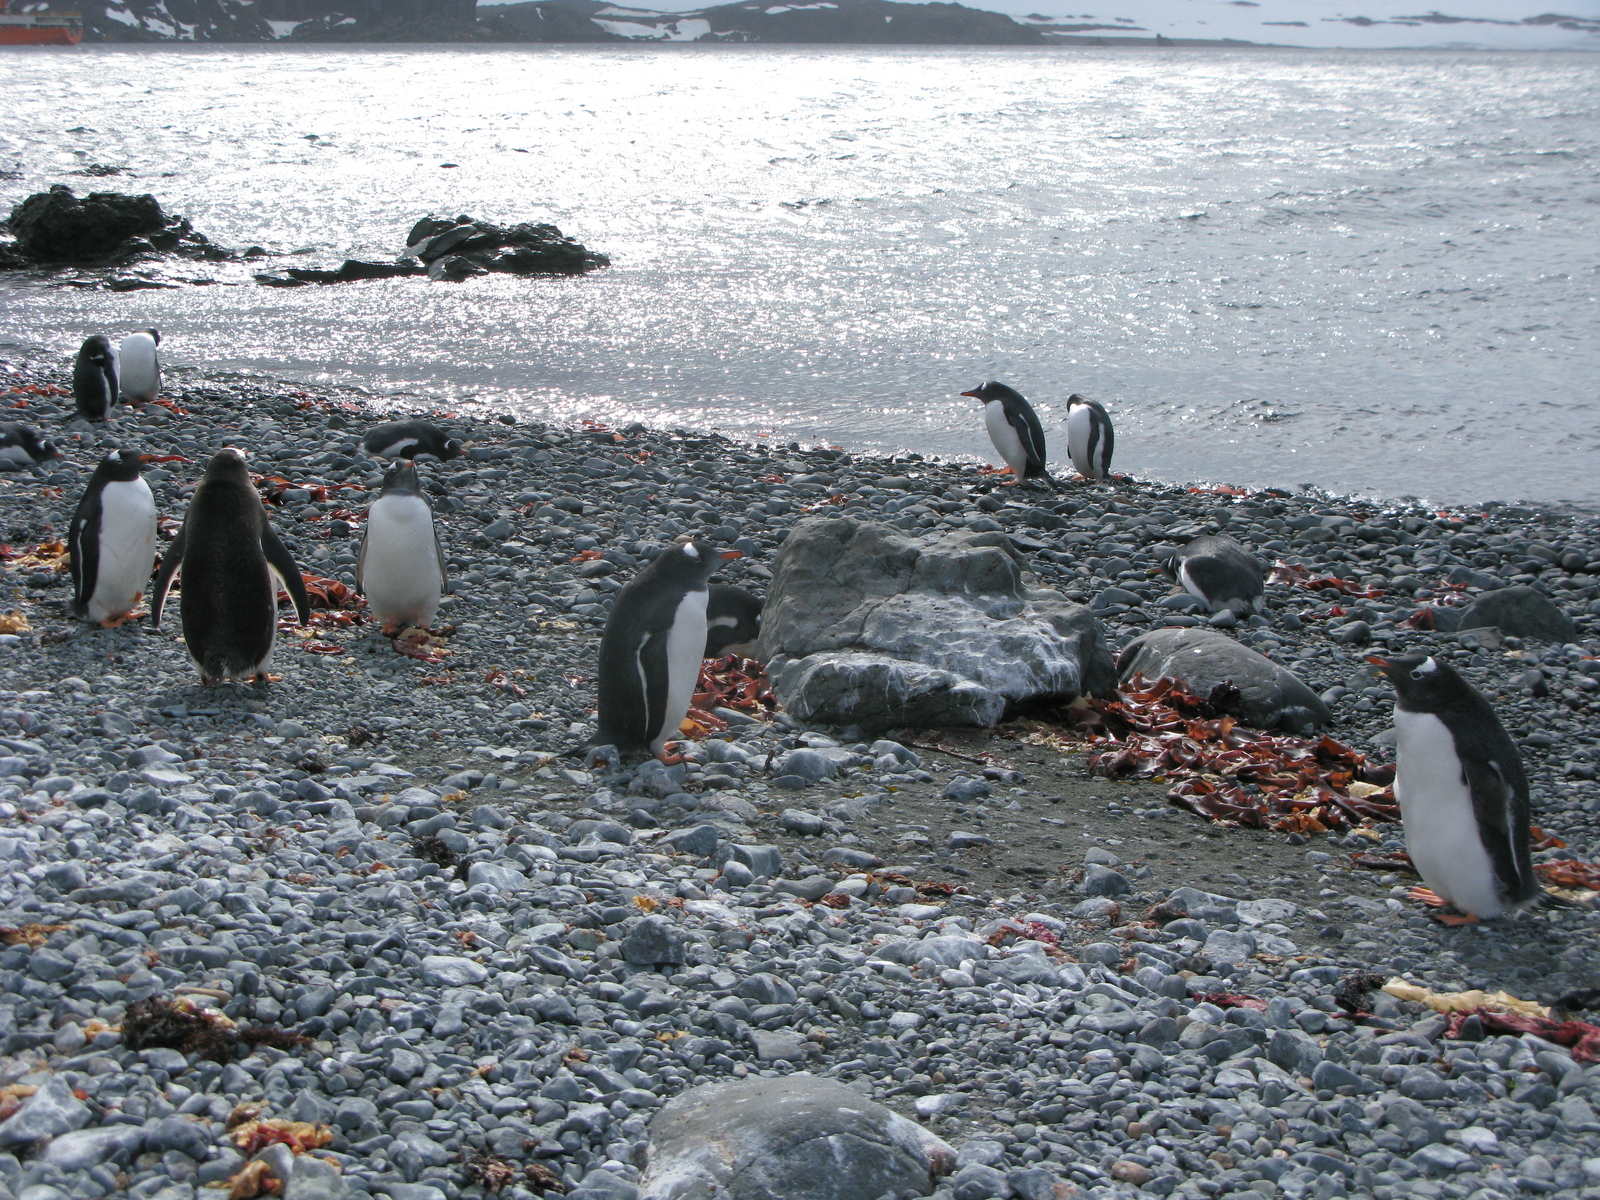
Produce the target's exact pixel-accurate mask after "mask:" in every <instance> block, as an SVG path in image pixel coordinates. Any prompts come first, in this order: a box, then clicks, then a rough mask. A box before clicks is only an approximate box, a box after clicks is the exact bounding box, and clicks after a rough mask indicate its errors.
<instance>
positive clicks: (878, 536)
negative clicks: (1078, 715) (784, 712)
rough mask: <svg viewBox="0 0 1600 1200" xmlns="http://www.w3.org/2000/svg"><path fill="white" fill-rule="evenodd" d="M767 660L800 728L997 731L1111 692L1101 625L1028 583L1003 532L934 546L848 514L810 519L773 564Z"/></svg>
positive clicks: (764, 645)
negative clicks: (1023, 715)
mask: <svg viewBox="0 0 1600 1200" xmlns="http://www.w3.org/2000/svg"><path fill="white" fill-rule="evenodd" d="M764 613H765V621H764V623H763V627H762V633H761V649H762V652H763V656H765V657H767V658H768V659H769V660H770V661H769V664H768V667H767V674H768V678H769V679H770V680H771V681H772V686H773V689H774V690H775V691H776V692H777V693H778V696H779V698H780V699H781V700H782V701H783V703H784V705H785V706H786V707H787V708H788V709H789V710H790V711H791V712H793V713H794V714H795V715H796V716H797V717H799V718H800V719H801V720H811V721H825V722H830V723H837V724H841V725H850V724H854V725H860V726H861V727H862V728H864V729H887V728H892V727H894V726H897V725H908V724H910V725H914V724H923V725H980V726H983V725H992V724H994V723H995V722H996V721H997V720H999V719H1000V717H1001V716H1002V715H1003V714H1004V713H1005V711H1006V710H1007V709H1008V708H1012V707H1015V706H1017V705H1020V704H1026V703H1031V702H1036V701H1047V700H1061V699H1072V698H1074V697H1077V696H1079V695H1082V694H1084V693H1092V694H1096V695H1098V694H1101V693H1103V692H1105V691H1106V690H1107V689H1109V688H1110V687H1111V684H1112V680H1113V675H1114V668H1113V664H1112V661H1111V652H1110V650H1109V649H1108V648H1107V646H1106V639H1105V632H1104V630H1103V629H1102V628H1101V625H1100V622H1099V620H1098V619H1097V618H1096V617H1095V616H1094V614H1092V613H1091V612H1090V611H1089V610H1088V609H1086V608H1084V607H1083V606H1082V605H1081V604H1074V603H1071V602H1070V601H1067V600H1065V599H1063V598H1062V597H1061V596H1060V595H1059V594H1058V593H1056V592H1051V591H1045V590H1039V589H1034V588H1030V587H1028V586H1027V585H1026V583H1025V582H1024V571H1023V563H1022V559H1021V556H1020V555H1019V554H1017V552H1016V551H1015V550H1014V549H1013V548H1012V547H1011V545H1010V543H1009V542H1008V540H1007V539H1006V536H1005V535H1004V534H999V533H994V534H989V533H979V534H973V533H958V534H951V535H948V536H946V537H943V538H940V539H938V540H937V541H931V542H930V541H923V540H919V539H917V538H914V537H910V536H908V535H906V534H903V533H901V532H900V531H899V530H897V529H893V528H891V527H889V526H886V525H879V524H874V523H862V522H858V521H855V520H852V519H851V518H848V517H839V518H833V519H825V518H817V519H812V520H807V521H802V522H801V523H800V524H799V525H797V526H796V527H795V530H794V532H793V533H792V534H791V535H790V536H789V538H788V539H787V540H786V541H785V542H784V544H783V547H782V549H781V550H780V551H779V552H778V556H777V558H776V560H775V561H774V563H773V577H772V584H771V587H770V588H769V590H768V594H767V602H766V606H765V609H764Z"/></svg>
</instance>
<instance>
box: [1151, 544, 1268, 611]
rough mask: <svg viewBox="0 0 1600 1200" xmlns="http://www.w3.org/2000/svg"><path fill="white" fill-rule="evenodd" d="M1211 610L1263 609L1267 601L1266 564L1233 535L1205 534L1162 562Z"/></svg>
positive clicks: (1175, 577)
mask: <svg viewBox="0 0 1600 1200" xmlns="http://www.w3.org/2000/svg"><path fill="white" fill-rule="evenodd" d="M1161 569H1162V570H1163V571H1165V572H1166V573H1167V574H1168V575H1170V576H1171V577H1172V578H1173V579H1175V580H1177V581H1178V582H1179V583H1181V584H1182V585H1183V587H1184V590H1185V591H1187V592H1188V593H1189V594H1190V595H1191V596H1194V597H1195V598H1196V599H1198V600H1199V601H1200V602H1201V603H1203V604H1204V605H1205V606H1206V611H1207V612H1214V613H1215V612H1222V611H1223V610H1224V609H1227V610H1229V611H1231V612H1235V613H1239V614H1241V615H1242V614H1245V613H1251V612H1260V611H1261V609H1262V608H1263V607H1264V606H1265V604H1266V576H1267V572H1266V568H1265V567H1263V566H1262V565H1261V560H1260V559H1258V558H1257V557H1256V556H1255V555H1254V554H1251V553H1250V551H1248V550H1246V549H1245V548H1244V547H1243V546H1241V545H1240V544H1239V543H1238V542H1236V541H1234V540H1233V539H1232V538H1231V537H1226V536H1223V535H1220V534H1218V535H1212V534H1201V535H1200V536H1199V537H1197V538H1194V539H1192V540H1191V541H1190V542H1189V543H1188V544H1187V545H1185V546H1184V547H1183V549H1181V550H1179V551H1178V552H1177V553H1176V554H1174V555H1172V556H1171V557H1170V558H1168V559H1167V560H1166V561H1165V562H1163V563H1162V564H1161Z"/></svg>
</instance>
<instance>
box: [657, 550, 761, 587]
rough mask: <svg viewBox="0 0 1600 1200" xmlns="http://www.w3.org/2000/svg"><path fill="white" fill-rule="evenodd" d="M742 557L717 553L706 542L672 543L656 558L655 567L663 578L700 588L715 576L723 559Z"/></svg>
mask: <svg viewBox="0 0 1600 1200" xmlns="http://www.w3.org/2000/svg"><path fill="white" fill-rule="evenodd" d="M742 557H744V556H743V555H742V554H740V553H739V551H737V550H724V551H718V550H715V549H713V548H712V547H711V546H710V545H709V544H708V543H706V542H674V543H673V544H672V545H670V546H668V547H667V548H666V549H665V550H663V551H662V552H661V554H660V555H659V557H657V558H656V561H655V565H656V570H657V572H658V573H659V574H660V575H661V576H663V577H664V578H667V579H671V580H674V581H679V582H682V583H684V584H687V585H688V586H690V587H701V586H704V584H705V582H706V580H708V579H710V578H711V576H712V575H714V574H716V572H717V568H718V567H720V566H722V560H723V559H725V558H742Z"/></svg>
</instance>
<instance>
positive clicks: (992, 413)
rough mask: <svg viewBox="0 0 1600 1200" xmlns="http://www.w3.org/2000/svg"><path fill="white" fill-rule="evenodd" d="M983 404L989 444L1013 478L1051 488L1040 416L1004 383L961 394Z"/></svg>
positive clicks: (988, 384)
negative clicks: (992, 446)
mask: <svg viewBox="0 0 1600 1200" xmlns="http://www.w3.org/2000/svg"><path fill="white" fill-rule="evenodd" d="M961 394H962V395H963V396H971V397H972V398H973V399H974V400H977V401H979V402H981V403H982V404H983V423H984V425H985V426H986V427H987V428H988V430H989V440H990V441H991V442H993V443H994V448H995V449H996V450H997V451H998V452H999V454H1000V457H1001V458H1002V459H1004V460H1005V464H1006V466H1008V467H1010V468H1011V475H1012V478H1013V479H1014V480H1015V482H1016V483H1018V484H1020V483H1023V482H1025V481H1026V480H1029V479H1042V480H1044V482H1045V483H1046V484H1049V485H1051V486H1054V484H1055V480H1053V479H1051V478H1050V472H1049V471H1048V470H1047V469H1046V467H1045V461H1044V454H1045V450H1044V426H1042V425H1040V424H1039V414H1038V413H1036V412H1034V411H1033V405H1031V404H1029V403H1028V402H1027V400H1026V399H1024V398H1023V395H1022V393H1021V392H1018V391H1016V390H1014V389H1012V388H1009V387H1007V386H1006V385H1005V384H1003V383H999V382H996V381H995V380H992V379H991V380H990V381H989V382H988V383H984V384H980V385H979V386H978V387H975V388H973V389H972V390H971V391H970V392H962V393H961Z"/></svg>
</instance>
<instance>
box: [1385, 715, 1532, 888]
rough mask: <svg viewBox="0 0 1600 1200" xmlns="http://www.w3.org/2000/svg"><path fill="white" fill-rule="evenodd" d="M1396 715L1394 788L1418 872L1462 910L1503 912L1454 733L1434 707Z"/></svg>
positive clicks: (1408, 851) (1425, 880)
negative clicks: (1397, 739)
mask: <svg viewBox="0 0 1600 1200" xmlns="http://www.w3.org/2000/svg"><path fill="white" fill-rule="evenodd" d="M1394 718H1395V728H1396V730H1397V732H1398V733H1399V735H1400V736H1399V741H1398V744H1397V746H1396V754H1397V757H1398V760H1399V770H1398V771H1397V772H1396V775H1395V781H1394V794H1395V798H1396V799H1397V800H1399V801H1400V817H1401V820H1402V821H1403V822H1404V823H1405V830H1406V851H1407V853H1409V854H1410V855H1411V861H1412V863H1413V864H1414V865H1415V866H1416V868H1417V874H1419V875H1421V876H1422V882H1424V883H1425V884H1427V885H1428V886H1429V887H1430V888H1432V889H1433V890H1434V891H1435V892H1437V893H1438V894H1439V896H1440V897H1441V898H1442V899H1444V900H1448V901H1449V902H1450V903H1452V904H1454V905H1455V906H1456V907H1457V908H1459V909H1461V911H1462V912H1467V913H1471V914H1472V915H1473V916H1476V917H1495V916H1499V915H1500V913H1501V912H1503V911H1504V909H1505V905H1504V904H1503V903H1502V902H1501V900H1500V887H1499V884H1498V882H1497V881H1496V879H1495V875H1494V864H1493V863H1492V862H1491V861H1490V859H1489V853H1488V851H1486V850H1485V849H1484V848H1483V837H1482V835H1481V834H1480V833H1479V832H1478V819H1477V817H1476V816H1475V815H1474V813H1473V810H1472V792H1471V789H1469V788H1468V786H1467V782H1466V780H1465V779H1464V778H1463V777H1462V773H1461V759H1460V757H1459V756H1458V755H1457V754H1456V747H1455V739H1454V738H1452V737H1451V736H1450V730H1449V729H1448V728H1446V727H1445V724H1444V722H1443V721H1441V720H1439V718H1438V717H1436V716H1434V715H1433V714H1432V713H1411V712H1405V711H1403V710H1401V709H1396V710H1395V714H1394Z"/></svg>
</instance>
